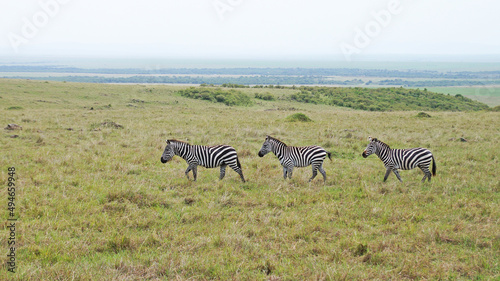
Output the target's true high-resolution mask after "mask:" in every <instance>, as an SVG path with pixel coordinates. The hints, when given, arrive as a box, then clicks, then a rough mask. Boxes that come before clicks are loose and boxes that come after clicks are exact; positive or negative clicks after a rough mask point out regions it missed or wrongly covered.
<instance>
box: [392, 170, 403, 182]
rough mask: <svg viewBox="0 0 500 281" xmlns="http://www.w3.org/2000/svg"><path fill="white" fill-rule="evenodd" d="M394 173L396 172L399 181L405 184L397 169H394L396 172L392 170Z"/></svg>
mask: <svg viewBox="0 0 500 281" xmlns="http://www.w3.org/2000/svg"><path fill="white" fill-rule="evenodd" d="M392 171H393V172H394V174H395V175H396V177H397V178H398V180H399V181H400V182H403V180H402V179H401V176H399V172H398V170H397V169H394V170H392Z"/></svg>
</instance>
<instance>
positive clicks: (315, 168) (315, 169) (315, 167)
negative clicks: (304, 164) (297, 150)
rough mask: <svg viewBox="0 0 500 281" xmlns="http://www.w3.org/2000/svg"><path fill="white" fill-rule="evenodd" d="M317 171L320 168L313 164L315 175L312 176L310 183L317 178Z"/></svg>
mask: <svg viewBox="0 0 500 281" xmlns="http://www.w3.org/2000/svg"><path fill="white" fill-rule="evenodd" d="M317 170H318V167H317V166H316V165H314V164H313V165H312V172H313V174H312V177H311V178H310V179H309V182H311V181H312V180H313V179H314V178H315V177H316V175H317V174H318V171H317Z"/></svg>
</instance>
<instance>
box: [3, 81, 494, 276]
mask: <svg viewBox="0 0 500 281" xmlns="http://www.w3.org/2000/svg"><path fill="white" fill-rule="evenodd" d="M183 88H184V87H181V86H177V87H176V86H161V85H151V86H150V85H98V84H77V83H56V82H40V81H26V80H0V112H1V115H0V124H1V125H2V127H5V126H7V124H10V123H15V124H18V125H20V126H22V130H15V131H8V130H2V133H1V137H0V150H1V154H0V159H1V161H0V164H1V165H0V169H1V170H0V179H1V180H0V182H1V183H2V185H4V187H3V188H2V189H1V190H2V192H1V193H0V197H1V198H2V199H1V200H0V202H1V203H0V206H2V209H3V210H4V211H3V212H2V214H3V218H4V223H3V224H2V230H1V235H0V245H1V247H2V248H1V249H2V253H4V254H2V256H1V257H0V261H1V265H2V267H1V270H0V279H1V280H39V279H44V280H143V279H150V280H156V279H159V280H185V279H191V280H205V279H233V280H359V279H379V280H389V279H392V280H395V279H397V280H422V279H434V280H435V279H448V280H498V279H499V278H500V226H499V223H500V206H499V202H500V195H499V194H500V193H499V192H500V179H499V176H498V167H499V158H500V154H499V153H498V151H500V141H499V136H500V127H499V126H498V124H500V113H498V112H454V113H451V112H428V113H429V114H430V115H431V116H432V117H431V118H417V117H416V115H417V112H412V111H408V112H389V113H383V112H365V111H355V110H347V109H342V108H337V107H331V106H324V105H310V104H301V103H296V102H288V101H282V100H278V101H263V100H255V105H254V106H250V107H228V106H225V105H222V104H216V103H210V102H207V101H201V100H191V99H187V98H184V97H181V96H179V95H176V94H174V93H175V91H177V90H179V89H183ZM242 91H244V92H247V93H249V94H250V96H251V97H253V96H254V93H256V92H259V91H262V92H272V94H274V95H276V96H280V95H288V94H290V93H291V90H288V89H287V90H280V89H262V90H261V89H242ZM294 113H304V114H305V115H307V116H308V117H310V118H311V119H312V120H313V122H307V123H300V122H287V121H286V118H287V117H288V116H289V115H291V114H294ZM266 135H272V136H274V137H277V138H279V139H281V140H282V141H284V142H286V143H288V144H289V145H296V146H301V145H312V144H316V145H321V146H323V147H324V148H326V149H327V150H328V151H331V152H332V153H333V157H332V158H333V161H329V160H325V164H324V167H325V170H326V173H327V176H328V179H327V181H326V184H323V179H322V177H321V176H318V177H317V178H316V179H315V180H314V181H313V182H311V183H308V179H309V177H310V175H311V170H310V168H302V169H296V170H295V171H294V174H293V178H292V179H291V180H283V178H282V169H281V166H280V165H279V162H278V160H277V159H276V157H275V156H274V155H272V154H270V155H267V156H265V157H264V158H259V157H258V156H257V152H258V150H259V149H260V147H261V145H262V143H263V141H264V138H265V136H266ZM368 136H372V137H377V138H379V139H380V140H382V141H384V142H386V143H388V144H389V145H391V147H393V148H409V147H419V146H422V147H426V148H429V149H430V150H431V151H432V152H433V153H434V155H435V158H436V161H437V162H436V163H437V176H436V177H434V178H433V179H432V182H431V183H425V184H422V183H420V179H421V178H422V177H423V174H422V172H421V171H419V170H412V171H401V172H400V174H401V176H402V178H403V180H404V183H400V182H399V181H398V180H397V179H396V178H395V176H394V175H391V176H390V177H389V179H388V181H387V182H386V183H383V182H382V179H383V176H384V172H385V170H384V168H383V164H382V163H381V162H380V160H379V159H377V158H376V156H370V157H369V158H367V159H363V158H362V157H361V153H362V152H363V150H364V148H365V147H366V145H367V144H368V142H367V138H368ZM170 138H176V139H179V140H183V141H188V142H190V143H192V144H204V145H214V144H222V143H223V144H228V145H231V146H233V147H235V148H236V150H237V151H238V154H239V157H240V161H241V163H242V169H243V173H244V175H245V178H246V179H247V180H248V182H246V183H242V182H241V181H240V179H239V176H238V175H237V174H236V173H235V172H234V171H232V170H230V169H228V170H227V172H226V177H225V178H224V179H223V180H222V181H220V180H219V179H218V176H219V171H218V169H205V168H199V169H198V181H197V182H192V181H188V180H187V179H186V178H185V176H184V171H185V169H186V168H187V165H186V163H185V162H184V161H183V160H182V159H180V158H179V157H175V158H174V160H173V161H172V162H168V163H166V164H161V163H160V156H161V154H162V152H163V149H164V146H165V139H170ZM460 138H464V139H466V140H467V142H462V141H460ZM8 167H15V169H16V176H15V179H16V181H15V183H16V187H17V189H16V198H15V204H16V209H15V212H16V215H17V216H18V217H19V219H18V221H17V222H16V247H17V248H16V259H17V260H16V261H17V264H16V265H17V268H16V273H10V272H8V271H7V268H8V265H7V261H8V257H7V254H8V253H9V250H8V246H7V242H8V240H7V238H8V235H9V229H8V222H7V218H9V212H8V211H7V204H8V194H7V183H8Z"/></svg>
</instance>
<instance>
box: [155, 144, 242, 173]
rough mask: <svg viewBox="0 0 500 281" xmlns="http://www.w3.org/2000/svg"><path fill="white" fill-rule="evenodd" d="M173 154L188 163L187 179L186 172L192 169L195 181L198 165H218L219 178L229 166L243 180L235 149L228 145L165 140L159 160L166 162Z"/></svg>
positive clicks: (214, 166) (211, 166)
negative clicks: (165, 144)
mask: <svg viewBox="0 0 500 281" xmlns="http://www.w3.org/2000/svg"><path fill="white" fill-rule="evenodd" d="M175 155H178V156H180V157H182V158H183V159H184V160H186V162H187V164H188V168H187V170H186V177H187V178H188V179H189V175H188V173H189V171H191V170H192V171H193V176H194V180H195V181H196V175H197V167H198V166H202V167H205V168H216V167H219V166H220V179H223V178H224V176H225V174H226V167H227V166H229V167H231V169H233V170H234V171H235V172H236V173H238V174H239V175H240V177H241V180H242V181H243V182H245V178H244V177H243V172H242V171H241V164H240V161H239V160H238V155H237V154H236V150H235V149H234V148H233V147H231V146H229V145H215V146H203V145H190V144H189V143H186V142H182V141H178V140H167V146H166V147H165V151H163V155H162V156H161V162H162V163H166V162H167V161H170V159H172V158H173V157H174V156H175Z"/></svg>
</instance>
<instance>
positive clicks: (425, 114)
mask: <svg viewBox="0 0 500 281" xmlns="http://www.w3.org/2000/svg"><path fill="white" fill-rule="evenodd" d="M417 117H419V118H430V117H431V116H430V115H429V114H427V113H425V112H419V113H418V114H417Z"/></svg>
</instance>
